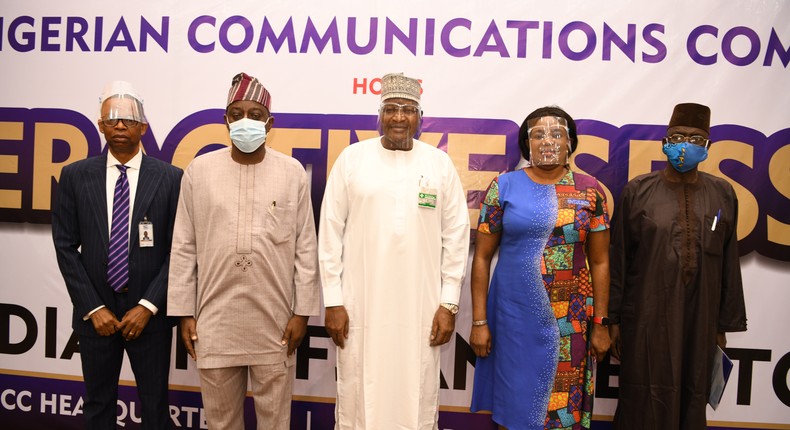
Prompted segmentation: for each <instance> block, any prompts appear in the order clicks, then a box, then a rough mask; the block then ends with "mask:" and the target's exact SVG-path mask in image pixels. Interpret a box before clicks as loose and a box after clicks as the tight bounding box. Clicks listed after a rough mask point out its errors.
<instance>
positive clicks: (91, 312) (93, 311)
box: [82, 305, 104, 321]
mask: <svg viewBox="0 0 790 430" xmlns="http://www.w3.org/2000/svg"><path fill="white" fill-rule="evenodd" d="M103 307H104V305H101V306H99V307H98V308H96V309H94V310H92V311H90V312H88V314H87V315H85V316H84V317H82V320H83V321H88V320H89V319H91V315H93V314H95V313H96V311H98V310H99V309H101V308H103Z"/></svg>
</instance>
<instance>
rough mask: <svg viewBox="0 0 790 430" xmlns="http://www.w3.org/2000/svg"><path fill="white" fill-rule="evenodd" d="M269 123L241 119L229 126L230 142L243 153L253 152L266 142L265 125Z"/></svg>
mask: <svg viewBox="0 0 790 430" xmlns="http://www.w3.org/2000/svg"><path fill="white" fill-rule="evenodd" d="M268 122H269V120H268V119H267V120H266V122H263V121H256V120H254V119H249V118H242V119H240V120H238V121H234V122H232V123H230V124H229V127H230V140H231V141H232V142H233V144H234V145H235V146H236V148H239V151H241V152H244V153H247V154H249V153H251V152H255V150H256V149H258V148H260V147H261V145H263V142H265V141H266V124H267V123H268Z"/></svg>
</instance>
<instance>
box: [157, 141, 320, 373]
mask: <svg viewBox="0 0 790 430" xmlns="http://www.w3.org/2000/svg"><path fill="white" fill-rule="evenodd" d="M318 285H319V284H318V274H317V260H316V236H315V224H314V220H313V210H312V204H311V202H310V192H309V188H308V182H307V175H306V173H305V171H304V168H303V167H302V165H301V164H299V162H298V161H296V160H295V159H293V158H291V157H288V156H285V155H283V154H281V153H278V152H276V151H274V150H272V149H270V148H267V152H266V157H265V158H264V160H263V161H262V162H261V163H258V164H254V165H242V164H239V163H236V162H235V161H233V160H232V159H231V156H230V149H222V150H219V151H215V152H211V153H209V154H205V155H202V156H200V157H197V158H196V159H195V160H194V161H192V163H190V165H189V167H187V169H186V171H185V173H184V178H183V180H182V184H181V196H180V199H179V205H178V213H177V215H176V222H175V229H174V232H173V248H172V252H171V257H170V279H169V287H168V304H167V306H168V315H172V316H194V317H195V318H196V320H197V333H198V341H196V342H195V351H196V354H197V367H198V368H200V369H207V368H219V367H231V366H247V365H259V364H273V363H277V362H289V364H292V361H293V360H294V359H295V356H296V355H295V354H294V355H292V356H291V357H290V358H288V357H286V348H285V347H283V346H282V345H281V343H280V341H281V339H282V336H283V332H284V330H285V327H286V324H287V323H288V320H289V319H290V317H291V316H292V315H293V314H297V315H318V313H319V306H320V305H319V296H318V293H319V287H318Z"/></svg>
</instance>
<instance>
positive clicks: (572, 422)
mask: <svg viewBox="0 0 790 430" xmlns="http://www.w3.org/2000/svg"><path fill="white" fill-rule="evenodd" d="M608 228H609V215H608V212H607V210H606V197H605V194H604V192H603V189H602V188H601V186H600V184H599V183H598V181H597V180H596V179H595V178H593V177H591V176H588V175H584V174H580V173H574V172H571V171H568V173H567V174H565V175H564V176H563V177H562V178H561V179H560V180H559V181H558V182H557V183H556V184H553V185H543V184H538V183H535V182H534V181H532V179H530V177H529V176H528V175H527V173H526V172H525V171H524V170H518V171H514V172H509V173H505V174H503V175H500V176H499V177H498V178H496V179H495V180H494V181H493V182H492V183H491V186H490V187H489V188H488V191H487V193H486V196H485V199H484V200H483V202H482V204H481V211H480V223H479V226H478V232H479V233H480V234H490V233H496V232H501V233H502V236H501V240H500V245H499V260H498V262H497V265H496V268H495V269H494V276H493V278H492V280H491V285H490V288H489V291H488V303H487V317H488V324H489V328H490V330H491V336H492V345H493V347H492V350H491V353H490V354H489V356H488V357H486V358H478V359H477V363H476V367H475V382H474V390H473V393H472V407H471V409H472V411H479V410H489V411H492V412H493V419H494V421H496V422H497V423H499V424H500V425H503V426H505V427H507V428H508V429H511V430H517V429H530V430H533V429H534V430H537V429H543V428H547V429H549V428H551V429H556V428H559V429H582V428H589V427H590V420H591V414H592V400H593V377H592V366H591V364H592V355H591V353H590V352H589V348H588V343H587V328H588V320H589V318H591V317H592V315H593V297H592V283H591V278H590V271H589V268H588V267H587V259H586V254H585V250H584V245H585V239H586V238H587V234H588V233H590V232H595V231H602V230H606V229H608Z"/></svg>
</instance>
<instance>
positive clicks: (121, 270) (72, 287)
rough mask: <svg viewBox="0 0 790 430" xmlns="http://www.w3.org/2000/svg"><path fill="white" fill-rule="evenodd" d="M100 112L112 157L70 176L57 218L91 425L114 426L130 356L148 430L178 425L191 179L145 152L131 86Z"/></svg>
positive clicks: (123, 85)
mask: <svg viewBox="0 0 790 430" xmlns="http://www.w3.org/2000/svg"><path fill="white" fill-rule="evenodd" d="M100 109H101V110H100V117H99V120H98V124H99V130H100V131H101V132H102V134H104V137H105V138H106V140H107V148H108V151H107V153H106V154H102V155H100V156H97V157H91V158H88V159H85V160H81V161H78V162H76V163H73V164H71V165H69V166H66V167H65V168H64V169H63V171H62V172H61V176H60V183H59V185H58V194H57V201H56V204H55V207H54V208H53V211H52V237H53V240H54V243H55V251H56V253H57V258H58V265H59V267H60V271H61V273H62V275H63V279H64V281H65V283H66V287H67V289H68V291H69V296H71V301H72V303H73V304H74V314H73V319H72V327H73V329H74V331H75V332H76V333H77V334H78V335H79V339H80V341H79V348H80V356H81V358H82V372H83V377H84V380H85V389H86V397H85V403H84V408H83V410H84V413H85V419H86V423H87V424H86V428H87V429H114V428H116V420H117V417H116V414H117V412H116V404H117V399H118V379H119V377H120V371H121V365H122V363H123V355H124V351H126V353H127V355H128V356H129V362H130V363H131V367H132V371H133V372H134V376H135V380H136V382H137V390H138V394H139V397H140V403H141V406H140V409H138V410H139V411H140V412H138V414H140V416H141V417H142V428H143V429H164V428H171V425H170V417H169V402H168V375H169V371H170V349H171V340H172V335H173V329H172V328H173V326H174V324H175V322H176V320H174V319H171V318H168V317H167V309H165V306H166V302H167V274H168V269H169V262H170V243H171V239H172V231H173V223H174V220H175V214H176V207H177V203H178V194H179V190H180V184H181V175H182V173H183V172H182V170H181V169H179V168H176V167H173V166H172V165H170V164H167V163H164V162H162V161H159V160H156V159H154V158H151V157H148V156H145V155H143V153H142V151H141V149H140V137H141V136H142V135H143V134H145V132H146V131H147V129H148V124H147V120H146V118H145V114H144V112H143V103H142V99H141V98H140V97H139V96H138V95H137V93H136V91H135V90H134V89H133V88H132V86H131V85H130V84H129V83H127V82H123V81H114V82H111V83H109V84H108V85H107V86H106V87H105V89H104V92H103V94H102V97H101V108H100ZM143 236H148V237H149V238H150V239H151V240H145V241H143V240H142V239H141V238H142V237H143ZM111 248H113V251H112V255H111V254H110V250H111ZM108 272H110V273H109V274H108Z"/></svg>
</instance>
